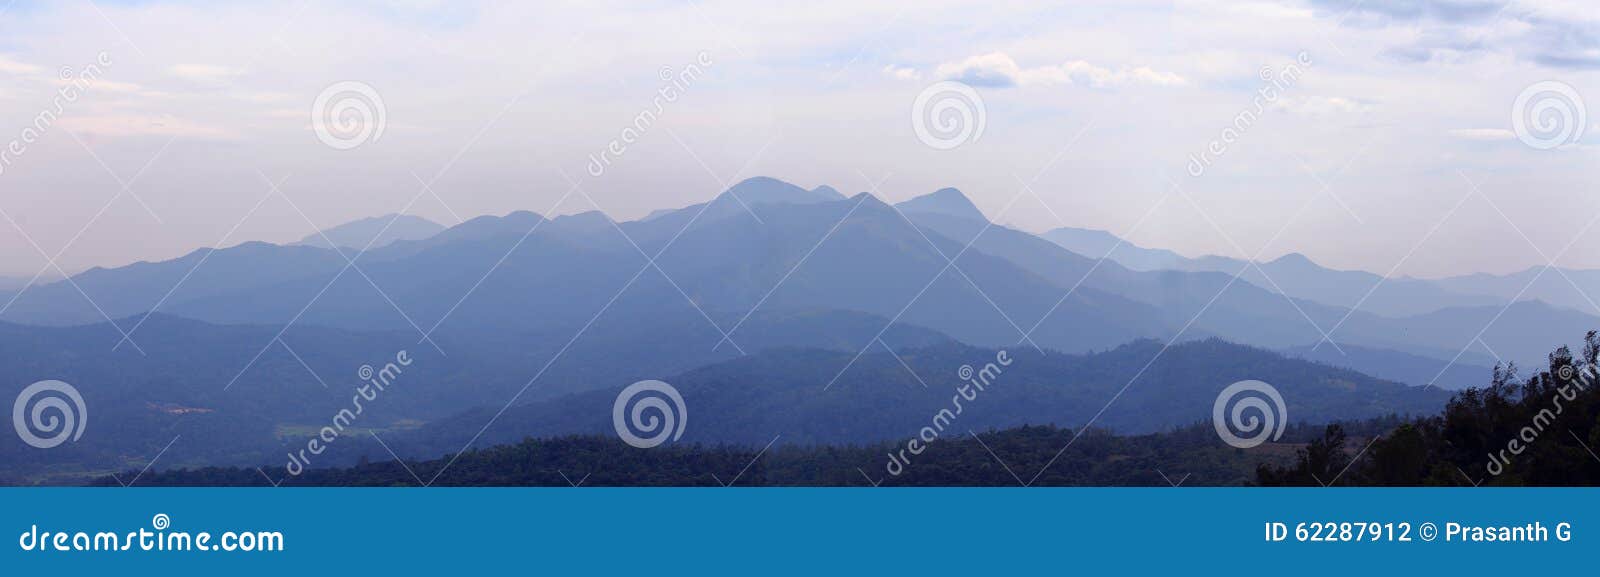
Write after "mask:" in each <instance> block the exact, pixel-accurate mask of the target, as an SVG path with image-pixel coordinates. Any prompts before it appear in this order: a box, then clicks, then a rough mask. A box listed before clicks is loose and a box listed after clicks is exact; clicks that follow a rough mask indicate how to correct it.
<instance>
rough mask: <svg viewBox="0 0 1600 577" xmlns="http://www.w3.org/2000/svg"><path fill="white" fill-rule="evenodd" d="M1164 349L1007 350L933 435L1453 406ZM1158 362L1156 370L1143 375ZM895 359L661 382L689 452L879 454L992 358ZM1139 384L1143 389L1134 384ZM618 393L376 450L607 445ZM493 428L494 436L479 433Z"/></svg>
mask: <svg viewBox="0 0 1600 577" xmlns="http://www.w3.org/2000/svg"><path fill="white" fill-rule="evenodd" d="M1161 350H1162V345H1161V343H1156V342H1152V341H1140V342H1136V343H1132V344H1129V345H1125V346H1122V347H1118V348H1116V349H1113V350H1110V351H1106V352H1103V353H1098V354H1092V355H1068V354H1062V353H1049V354H1039V353H1036V352H1034V351H1031V350H1021V351H1010V352H1008V355H1009V358H1011V359H1012V364H1011V365H1009V366H1005V367H1001V369H1000V373H999V374H998V375H996V376H994V377H993V378H992V379H991V381H992V383H991V384H990V385H988V386H987V388H986V389H985V390H983V391H981V392H978V393H976V394H975V395H974V396H975V397H976V398H974V399H964V400H963V401H962V405H963V410H962V412H961V414H960V415H958V416H957V417H956V418H955V419H953V420H952V422H951V424H950V425H948V426H946V427H942V428H944V429H946V430H945V431H944V432H943V435H945V436H949V435H960V434H964V433H965V432H966V431H968V430H980V431H981V430H986V429H991V428H995V429H1001V428H1010V427H1016V426H1021V425H1028V424H1032V425H1055V426H1061V427H1073V428H1082V427H1086V426H1092V427H1099V428H1105V429H1108V430H1111V431H1115V432H1117V433H1121V434H1142V433H1152V432H1158V431H1167V430H1171V429H1173V428H1176V427H1180V426H1183V425H1186V424H1188V423H1194V422H1197V421H1205V420H1209V419H1210V418H1211V410H1212V404H1213V402H1214V401H1215V400H1216V398H1217V396H1218V393H1219V392H1221V391H1222V389H1223V388H1225V387H1227V386H1228V385H1230V384H1232V383H1234V382H1236V381H1242V380H1252V379H1253V380H1262V381H1266V382H1268V383H1271V384H1272V385H1273V386H1275V387H1276V388H1277V389H1278V390H1279V391H1280V392H1281V393H1282V395H1283V398H1284V400H1285V402H1286V405H1287V413H1288V419H1289V420H1290V421H1291V422H1297V423H1325V422H1332V421H1337V420H1352V419H1367V418H1373V417H1378V416H1383V415H1388V414H1402V415H1404V414H1415V415H1423V414H1433V413H1436V412H1438V411H1439V410H1440V409H1442V408H1443V406H1444V402H1445V400H1446V399H1447V398H1448V397H1449V394H1448V393H1446V392H1444V391H1442V390H1439V389H1430V390H1422V389H1420V388H1416V387H1408V386H1404V385H1400V384H1397V383H1393V382H1388V381H1382V380H1378V379H1374V378H1372V377H1368V376H1366V375H1362V374H1360V373H1357V372H1354V371H1350V370H1346V369H1338V368H1333V367H1329V366H1326V365H1320V364H1316V363H1311V362H1307V361H1302V360H1298V359H1289V358H1285V357H1283V356H1280V355H1278V354H1275V353H1272V352H1270V351H1266V350H1261V349H1254V348H1250V347H1242V346H1239V345H1233V344H1229V343H1226V342H1223V341H1219V340H1207V341H1201V342H1192V343H1185V344H1180V345H1177V346H1174V347H1171V348H1169V349H1167V350H1166V351H1165V352H1161ZM1157 353H1161V354H1160V358H1159V359H1158V360H1156V362H1154V363H1153V364H1150V366H1149V368H1148V370H1144V372H1143V373H1142V374H1141V373H1140V370H1141V368H1142V367H1144V366H1145V365H1146V364H1147V363H1149V361H1150V360H1151V359H1152V358H1154V357H1156V355H1157ZM897 354H898V356H896V355H893V354H890V353H888V352H883V351H881V350H880V352H874V353H870V354H867V355H863V356H862V357H860V358H859V359H856V360H855V361H854V362H853V363H852V362H851V359H852V355H851V354H849V353H839V352H832V351H822V350H772V351H768V352H765V353H761V354H757V355H751V356H748V357H743V358H739V359H734V360H732V361H728V362H725V363H719V364H716V365H711V366H708V367H704V368H700V369H696V370H693V371H689V372H686V373H683V374H681V375H677V376H674V377H670V378H667V379H666V380H667V381H669V382H670V383H671V384H672V385H673V386H674V387H675V388H676V389H677V390H678V391H679V392H680V393H681V394H682V396H683V400H684V404H685V405H686V406H687V409H688V413H689V414H690V415H691V417H690V420H689V425H688V426H687V427H686V430H685V432H684V434H683V437H682V441H683V442H686V443H705V444H744V445H750V444H753V445H762V444H765V443H767V442H769V441H773V439H774V438H778V441H777V442H778V444H782V445H811V444H826V445H840V444H860V443H875V442H880V441H887V440H892V439H897V438H902V437H907V436H910V435H914V434H916V433H917V432H918V431H919V430H920V429H921V428H922V427H924V426H928V425H929V424H930V422H931V420H932V419H933V418H934V416H935V415H936V414H938V413H939V412H940V411H941V410H943V409H951V410H953V409H954V407H953V403H952V397H953V396H955V395H956V394H957V387H958V386H960V385H961V384H962V383H963V381H962V380H961V379H960V377H959V375H960V374H961V373H962V371H963V370H962V369H961V367H962V366H963V365H969V366H972V367H974V368H977V369H980V370H981V368H982V367H983V366H984V365H985V364H986V363H991V362H994V359H995V358H996V355H997V352H996V351H994V350H990V349H978V348H972V347H966V346H960V345H945V346H935V347H927V348H921V349H903V350H899V351H897ZM902 361H903V362H904V364H902ZM846 366H848V367H849V368H848V370H846V369H845V367H846ZM840 371H843V373H842V374H840ZM1135 374H1140V376H1139V378H1138V379H1137V380H1134V381H1132V382H1131V383H1130V379H1131V378H1132V375H1135ZM836 375H837V376H838V379H837V380H836V381H835V380H834V377H835V376H836ZM1484 378H1485V379H1487V378H1488V375H1485V376H1484ZM830 382H831V383H832V384H831V385H830V384H829V383H830ZM924 385H926V386H924ZM620 388H621V387H617V388H613V389H608V390H602V391H595V392H592V393H583V394H578V395H574V396H571V397H566V398H561V399H553V400H550V401H542V402H537V403H531V404H528V405H524V406H515V407H511V408H510V409H508V410H506V411H505V412H504V414H501V415H500V416H499V418H498V419H495V418H494V417H495V414H496V413H498V412H499V409H500V407H485V408H483V409H481V410H476V411H469V412H466V413H463V414H461V415H457V416H454V417H451V418H448V419H443V420H440V421H437V422H433V423H429V424H427V425H425V426H423V427H421V428H419V429H416V430H414V431H400V432H397V433H396V434H395V435H393V436H391V437H388V438H386V439H385V440H386V441H387V442H388V444H389V445H390V447H391V448H393V449H394V450H395V451H397V452H400V453H401V454H402V455H406V456H418V457H420V456H430V455H437V454H442V453H451V452H454V451H459V450H460V449H461V448H462V447H464V446H466V445H467V443H468V441H469V440H472V439H473V438H474V437H475V436H476V437H477V441H476V442H474V443H473V446H476V447H482V446H488V445H493V444H499V443H507V442H515V441H517V440H519V439H522V438H524V437H535V438H545V437H554V436H561V435H570V434H604V433H610V432H611V431H613V422H612V413H611V411H612V405H613V403H614V401H615V400H616V398H617V391H618V390H619V389H620ZM1113 399H1115V402H1112V401H1113ZM1102 408H1104V412H1101V410H1102ZM1097 414H1098V419H1095V417H1096V416H1097ZM1091 419H1093V422H1091ZM491 420H493V423H494V424H493V425H492V426H489V427H488V428H487V429H485V428H484V426H485V425H486V424H487V423H490V421H491ZM480 431H481V436H480Z"/></svg>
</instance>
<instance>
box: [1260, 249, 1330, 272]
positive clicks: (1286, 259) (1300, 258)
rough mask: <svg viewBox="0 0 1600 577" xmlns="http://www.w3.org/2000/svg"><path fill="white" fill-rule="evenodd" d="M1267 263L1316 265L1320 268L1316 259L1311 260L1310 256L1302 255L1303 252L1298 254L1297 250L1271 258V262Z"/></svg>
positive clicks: (1300, 265)
mask: <svg viewBox="0 0 1600 577" xmlns="http://www.w3.org/2000/svg"><path fill="white" fill-rule="evenodd" d="M1269 264H1275V265H1280V266H1299V267H1317V268H1322V266H1321V265H1318V264H1317V263H1316V261H1313V260H1311V258H1310V257H1308V256H1306V255H1303V254H1300V253H1298V252H1291V253H1289V254H1286V255H1283V256H1280V257H1278V258H1276V259H1273V261H1272V262H1271V263H1269Z"/></svg>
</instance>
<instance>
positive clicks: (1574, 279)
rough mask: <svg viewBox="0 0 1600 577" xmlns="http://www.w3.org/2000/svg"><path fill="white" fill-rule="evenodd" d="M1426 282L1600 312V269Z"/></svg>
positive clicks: (1531, 271) (1540, 270)
mask: <svg viewBox="0 0 1600 577" xmlns="http://www.w3.org/2000/svg"><path fill="white" fill-rule="evenodd" d="M1426 282H1431V283H1434V284H1438V285H1440V286H1443V287H1445V288H1448V289H1450V290H1453V291H1456V292H1459V293H1463V294H1472V295H1485V296H1489V297H1493V298H1497V299H1500V302H1502V303H1504V302H1508V301H1510V300H1511V299H1512V298H1516V299H1518V300H1540V301H1544V302H1547V303H1550V304H1552V305H1555V306H1558V307H1567V308H1571V309H1575V310H1580V311H1584V312H1587V313H1593V314H1600V270H1583V269H1568V268H1557V267H1551V268H1550V269H1549V270H1546V269H1545V268H1544V267H1533V268H1530V269H1527V270H1523V271H1519V272H1516V273H1512V274H1508V275H1491V274H1473V275H1464V276H1455V277H1448V278H1442V279H1431V280H1428V281H1426Z"/></svg>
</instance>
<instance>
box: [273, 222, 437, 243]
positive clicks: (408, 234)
mask: <svg viewBox="0 0 1600 577" xmlns="http://www.w3.org/2000/svg"><path fill="white" fill-rule="evenodd" d="M444 229H445V227H444V225H441V224H439V223H436V222H433V221H431V220H428V219H425V218H422V217H420V216H413V215H409V214H390V215H385V216H374V217H369V218H363V219H360V220H355V221H351V222H347V223H344V224H341V225H339V226H335V227H333V228H329V229H326V230H323V231H320V232H314V233H311V234H309V235H307V236H306V237H305V238H302V239H300V241H299V242H296V243H295V244H299V245H305V246H314V247H317V248H333V247H335V246H337V247H339V248H341V249H355V250H363V249H372V248H381V247H385V246H388V245H390V244H393V243H394V242H395V241H401V240H422V239H425V238H428V237H431V236H433V235H436V234H439V232H441V231H443V230H444Z"/></svg>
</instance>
